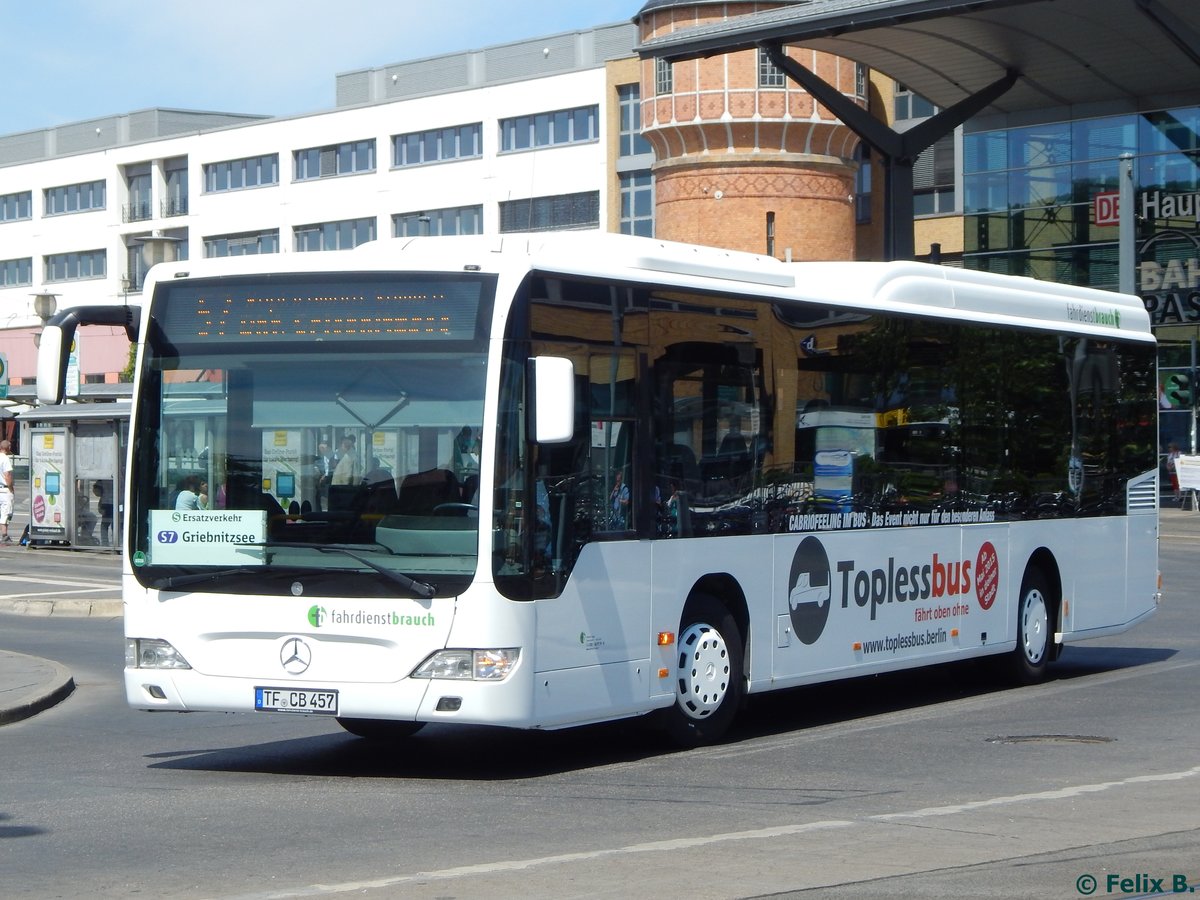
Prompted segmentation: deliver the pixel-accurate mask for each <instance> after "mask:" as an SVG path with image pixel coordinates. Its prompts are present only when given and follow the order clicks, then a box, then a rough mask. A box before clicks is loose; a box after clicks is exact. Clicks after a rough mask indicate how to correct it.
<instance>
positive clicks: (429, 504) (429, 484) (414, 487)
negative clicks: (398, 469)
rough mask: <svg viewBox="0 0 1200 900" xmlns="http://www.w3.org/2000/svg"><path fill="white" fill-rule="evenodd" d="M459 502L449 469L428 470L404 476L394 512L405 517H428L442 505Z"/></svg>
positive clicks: (456, 487) (455, 485) (459, 492)
mask: <svg viewBox="0 0 1200 900" xmlns="http://www.w3.org/2000/svg"><path fill="white" fill-rule="evenodd" d="M460 502H462V493H461V491H460V489H459V485H458V479H457V478H455V477H454V473H453V472H451V471H450V470H449V469H428V470H427V471H424V472H415V473H414V474H412V475H405V476H404V480H403V481H401V482H400V495H399V498H398V501H397V504H396V512H398V513H400V514H401V515H405V516H429V515H433V510H434V508H435V507H437V506H439V505H440V504H442V503H460Z"/></svg>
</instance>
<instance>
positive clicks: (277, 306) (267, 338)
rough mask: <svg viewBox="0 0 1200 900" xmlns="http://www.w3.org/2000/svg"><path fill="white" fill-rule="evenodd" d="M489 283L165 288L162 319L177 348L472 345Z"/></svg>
mask: <svg viewBox="0 0 1200 900" xmlns="http://www.w3.org/2000/svg"><path fill="white" fill-rule="evenodd" d="M484 288H485V282H483V281H482V280H480V279H477V278H474V279H471V280H450V279H405V280H401V279H396V280H388V281H383V280H380V279H372V280H352V281H348V280H347V279H346V278H345V277H343V278H341V279H338V281H337V282H336V283H333V282H326V283H322V282H318V281H316V280H315V279H313V278H307V279H304V280H299V279H297V280H295V281H291V282H290V283H281V281H280V280H278V279H273V280H271V281H270V282H268V283H263V282H261V281H250V280H240V279H239V280H236V281H235V280H231V279H219V280H214V281H211V282H207V283H199V284H190V285H179V286H174V285H170V284H167V285H164V286H163V288H162V289H161V290H160V292H159V294H158V298H162V299H161V300H159V299H158V298H156V300H157V301H158V302H156V317H157V319H158V321H159V323H160V325H161V326H162V328H163V331H164V333H165V334H166V335H167V337H168V339H169V340H170V341H171V342H172V343H175V344H192V343H206V342H209V341H218V342H220V343H222V344H229V343H239V342H243V341H246V342H251V341H252V342H254V343H255V344H256V345H262V344H263V343H276V342H278V343H293V342H296V343H309V342H313V341H355V340H379V339H381V338H385V339H394V340H413V341H454V340H460V341H461V340H472V339H473V338H474V337H475V336H476V334H477V327H478V321H479V306H480V299H481V294H482V292H483V290H484Z"/></svg>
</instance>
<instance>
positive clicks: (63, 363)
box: [37, 323, 75, 406]
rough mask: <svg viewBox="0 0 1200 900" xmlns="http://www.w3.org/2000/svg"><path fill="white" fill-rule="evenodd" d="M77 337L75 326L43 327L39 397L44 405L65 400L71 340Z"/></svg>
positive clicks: (38, 386) (39, 359)
mask: <svg viewBox="0 0 1200 900" xmlns="http://www.w3.org/2000/svg"><path fill="white" fill-rule="evenodd" d="M74 339H75V328H74V323H72V327H71V328H64V327H63V326H62V325H55V324H48V325H46V326H45V327H44V328H43V329H42V334H41V339H40V341H39V343H38V357H37V398H38V403H40V404H42V405H43V406H57V405H58V404H60V403H62V402H63V394H64V393H65V390H66V380H67V361H68V359H69V357H70V354H71V342H72V341H73V340H74Z"/></svg>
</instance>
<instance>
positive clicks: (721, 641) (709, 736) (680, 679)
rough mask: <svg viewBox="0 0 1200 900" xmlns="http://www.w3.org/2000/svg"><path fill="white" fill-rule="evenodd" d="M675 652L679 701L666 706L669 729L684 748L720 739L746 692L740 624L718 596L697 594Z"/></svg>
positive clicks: (687, 609) (687, 611)
mask: <svg viewBox="0 0 1200 900" xmlns="http://www.w3.org/2000/svg"><path fill="white" fill-rule="evenodd" d="M676 650H677V652H676V654H675V666H674V669H675V671H674V676H675V703H674V704H673V705H672V706H671V707H670V708H668V709H666V710H664V716H663V724H664V728H665V730H666V732H667V734H668V735H669V736H670V738H671V739H672V740H673V741H674V742H675V743H677V744H679V745H681V746H685V747H695V746H699V745H701V744H706V743H710V742H712V741H715V740H718V739H719V738H720V737H721V736H722V735H724V734H725V732H726V731H727V730H728V729H729V726H730V724H732V722H733V718H734V716H735V715H736V714H737V711H738V707H739V706H741V702H742V697H743V695H744V694H745V683H744V673H743V653H742V636H741V632H740V631H739V630H738V626H737V622H735V621H734V618H733V616H732V615H731V614H730V612H729V610H728V609H726V608H725V606H724V605H723V604H721V603H720V602H719V601H718V600H717V599H716V598H715V597H712V596H709V595H707V594H698V595H695V596H693V597H692V599H691V600H689V601H688V603H687V605H686V606H685V607H684V611H683V619H682V621H681V623H680V627H679V640H678V644H677V647H676Z"/></svg>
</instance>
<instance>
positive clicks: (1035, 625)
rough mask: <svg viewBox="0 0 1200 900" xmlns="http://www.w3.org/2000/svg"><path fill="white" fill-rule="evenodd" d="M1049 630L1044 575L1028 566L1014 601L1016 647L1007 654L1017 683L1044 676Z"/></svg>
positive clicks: (1046, 590) (1030, 682) (1048, 645)
mask: <svg viewBox="0 0 1200 900" xmlns="http://www.w3.org/2000/svg"><path fill="white" fill-rule="evenodd" d="M1050 632H1051V601H1050V589H1049V587H1048V586H1047V583H1046V578H1045V576H1044V575H1042V573H1041V572H1040V571H1038V570H1037V569H1032V570H1030V571H1029V572H1028V573H1027V574H1026V575H1025V579H1024V581H1022V582H1021V596H1020V598H1019V600H1018V602H1017V646H1016V648H1015V649H1014V650H1013V654H1012V657H1011V671H1012V675H1013V677H1014V679H1015V680H1016V681H1017V682H1019V683H1020V684H1036V683H1037V682H1039V681H1041V680H1042V679H1043V678H1045V677H1046V661H1047V660H1048V659H1049V658H1050V649H1051V647H1050V640H1051V634H1050Z"/></svg>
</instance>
